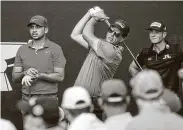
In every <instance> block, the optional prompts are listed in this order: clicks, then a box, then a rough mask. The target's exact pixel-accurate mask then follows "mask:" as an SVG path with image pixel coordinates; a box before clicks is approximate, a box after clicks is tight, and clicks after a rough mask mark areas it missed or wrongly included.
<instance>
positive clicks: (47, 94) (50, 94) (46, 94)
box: [22, 93, 57, 97]
mask: <svg viewBox="0 0 183 130" xmlns="http://www.w3.org/2000/svg"><path fill="white" fill-rule="evenodd" d="M22 94H23V95H25V96H31V97H32V96H52V95H57V93H45V94H25V93H22Z"/></svg>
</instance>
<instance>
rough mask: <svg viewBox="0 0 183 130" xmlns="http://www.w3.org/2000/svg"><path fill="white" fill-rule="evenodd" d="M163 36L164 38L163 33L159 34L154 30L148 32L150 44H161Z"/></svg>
mask: <svg viewBox="0 0 183 130" xmlns="http://www.w3.org/2000/svg"><path fill="white" fill-rule="evenodd" d="M165 36H166V34H165V32H160V31H156V30H151V31H150V32H149V38H150V40H151V42H152V43H154V44H158V43H161V42H162V41H163V40H164V38H165Z"/></svg>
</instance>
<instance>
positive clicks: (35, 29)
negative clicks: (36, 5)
mask: <svg viewBox="0 0 183 130" xmlns="http://www.w3.org/2000/svg"><path fill="white" fill-rule="evenodd" d="M29 31H30V35H31V37H32V38H33V39H34V40H39V39H41V38H42V37H44V36H45V34H46V33H47V28H45V27H42V26H39V25H37V24H32V25H30V29H29Z"/></svg>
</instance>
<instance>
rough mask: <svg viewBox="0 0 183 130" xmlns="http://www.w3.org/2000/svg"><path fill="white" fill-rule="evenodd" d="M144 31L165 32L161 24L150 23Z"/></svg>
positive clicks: (164, 26) (164, 27)
mask: <svg viewBox="0 0 183 130" xmlns="http://www.w3.org/2000/svg"><path fill="white" fill-rule="evenodd" d="M146 30H156V31H160V32H163V31H167V29H166V25H165V24H164V23H162V22H152V23H151V24H150V26H149V27H148V28H147V29H146Z"/></svg>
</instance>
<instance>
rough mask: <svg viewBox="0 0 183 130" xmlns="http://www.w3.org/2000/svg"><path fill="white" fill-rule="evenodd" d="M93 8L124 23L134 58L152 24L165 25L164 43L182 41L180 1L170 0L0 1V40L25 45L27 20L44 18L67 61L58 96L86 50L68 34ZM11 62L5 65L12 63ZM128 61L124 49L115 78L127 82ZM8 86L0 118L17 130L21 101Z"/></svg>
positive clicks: (100, 29) (99, 30)
mask: <svg viewBox="0 0 183 130" xmlns="http://www.w3.org/2000/svg"><path fill="white" fill-rule="evenodd" d="M95 5H98V6H100V7H101V8H102V9H104V11H105V13H106V14H107V15H108V16H109V17H110V20H109V21H110V22H111V23H112V22H113V21H114V20H115V19H117V18H122V19H124V20H125V21H127V22H128V24H129V25H130V28H131V32H130V35H129V37H128V39H127V40H126V43H127V45H128V47H129V48H130V49H131V51H132V52H133V53H134V55H136V54H137V53H138V52H139V51H140V49H141V48H142V47H147V46H149V45H150V43H149V38H148V33H147V32H146V31H145V29H146V28H147V27H148V25H149V24H150V22H152V21H156V20H158V21H162V22H164V23H165V24H166V25H167V29H168V36H167V40H169V41H170V42H173V43H176V42H183V8H182V7H183V2H173V1H172V2H171V1H167V2H160V1H151V2H148V1H146V2H145V1H142V2H139V1H136V2H134V1H130V2H127V1H126V2H124V1H115V2H114V1H105V2H104V1H100V2H97V1H90V2H86V1H80V2H79V1H68V2H66V1H40V2H38V1H34V2H33V1H30V2H28V1H25V2H23V1H12V2H11V1H6V2H5V1H2V2H1V41H2V42H26V41H27V40H28V39H29V38H30V37H29V32H28V29H27V27H26V25H27V23H28V22H29V20H30V18H31V17H32V16H34V15H37V14H39V15H43V16H45V17H46V18H47V20H48V24H49V33H48V37H49V39H50V40H52V41H54V42H55V43H57V44H59V45H61V47H62V49H63V52H64V55H65V57H66V59H67V64H66V73H65V80H64V82H63V83H61V84H60V86H59V92H60V94H59V95H60V97H61V95H62V93H63V91H64V90H65V88H67V87H70V86H72V85H73V83H74V81H75V79H76V76H77V74H78V73H79V70H80V68H81V66H82V64H83V61H84V59H85V57H86V55H87V50H85V49H84V48H83V47H81V46H80V45H79V44H77V43H76V42H74V41H72V40H71V38H70V33H71V31H72V29H73V28H74V26H75V25H76V23H77V22H78V21H79V20H80V18H81V17H82V16H83V15H84V14H85V13H86V12H87V11H88V9H89V8H91V7H93V6H95ZM106 32H107V25H106V24H105V23H100V24H99V25H97V27H96V35H97V36H98V37H105V33H106ZM10 53H11V52H10ZM12 60H13V59H12ZM12 60H9V61H7V62H12ZM131 61H132V57H131V56H130V54H129V52H128V51H127V50H125V51H124V53H123V60H122V62H121V64H120V66H119V68H118V70H117V72H116V74H115V78H120V79H123V80H124V81H125V82H126V83H128V81H129V78H130V75H129V73H128V66H129V64H130V63H131ZM11 71H12V68H8V69H7V72H6V73H7V74H8V78H9V79H10V81H11ZM11 84H12V87H13V89H14V90H13V91H12V92H6V93H5V94H6V95H8V97H7V96H3V100H4V97H5V99H6V104H5V105H3V104H2V109H6V111H7V113H2V116H4V117H7V118H11V120H12V121H13V123H15V125H16V126H17V128H18V129H21V126H20V125H21V124H20V121H18V120H17V116H18V114H17V110H16V109H15V104H16V101H17V100H18V99H20V98H21V95H20V94H21V93H20V92H21V86H20V85H19V84H13V83H12V82H11ZM3 94H4V93H3ZM3 107H4V108H3Z"/></svg>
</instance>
